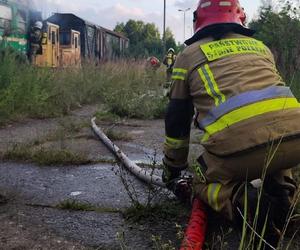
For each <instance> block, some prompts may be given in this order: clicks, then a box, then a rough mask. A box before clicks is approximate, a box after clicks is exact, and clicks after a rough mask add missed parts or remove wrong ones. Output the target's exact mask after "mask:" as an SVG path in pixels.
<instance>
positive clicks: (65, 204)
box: [56, 200, 121, 213]
mask: <svg viewBox="0 0 300 250" xmlns="http://www.w3.org/2000/svg"><path fill="white" fill-rule="evenodd" d="M56 207H57V208H59V209H65V210H73V211H86V212H91V211H93V212H98V213H120V212H121V211H120V210H119V209H115V208H107V207H98V206H95V205H92V204H90V203H87V202H80V201H76V200H65V201H62V202H60V203H59V204H58V205H56Z"/></svg>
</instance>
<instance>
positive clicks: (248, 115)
mask: <svg viewBox="0 0 300 250" xmlns="http://www.w3.org/2000/svg"><path fill="white" fill-rule="evenodd" d="M245 19H246V15H245V13H244V10H243V8H241V6H240V3H239V1H238V0H226V1H221V0H210V1H206V0H200V1H199V4H198V7H197V10H196V11H195V12H194V31H195V34H194V36H193V37H192V38H190V39H189V40H187V41H186V44H187V45H188V47H186V48H185V50H184V51H183V52H182V53H181V54H180V55H179V56H178V57H177V59H176V63H175V66H174V69H173V76H172V88H171V93H170V102H169V104H168V108H167V113H166V117H165V130H166V138H165V144H164V159H163V162H164V172H163V180H164V181H165V183H166V184H167V186H168V187H169V188H170V189H172V188H173V184H174V183H175V180H176V179H177V178H179V176H180V173H181V171H182V170H184V169H186V168H187V167H188V163H187V156H188V152H189V139H190V127H191V122H192V117H193V113H194V109H195V110H196V113H197V116H196V124H197V125H198V127H199V129H201V130H202V131H203V132H204V136H203V138H202V146H203V147H204V153H203V154H202V155H201V156H200V157H199V159H198V163H199V164H198V166H196V167H195V168H194V169H193V170H194V172H195V176H194V195H196V196H197V197H199V198H201V199H202V200H203V201H204V202H205V203H206V204H207V205H208V206H210V207H211V208H212V209H214V210H215V211H217V212H220V213H222V214H223V215H224V216H226V217H227V218H228V219H230V220H234V221H237V222H241V221H242V220H243V214H244V209H245V207H246V205H247V204H248V206H247V212H248V214H247V218H246V219H247V221H248V223H250V224H251V222H253V221H256V220H257V222H256V225H257V227H256V230H257V232H258V234H263V236H264V239H265V241H266V242H267V244H266V249H268V247H270V245H272V246H274V247H276V245H277V244H278V240H279V236H280V231H281V230H282V229H283V226H284V223H285V219H286V216H287V214H288V211H289V207H290V205H291V201H292V199H293V196H294V194H295V191H296V183H295V181H294V180H293V178H292V174H291V168H293V167H295V166H297V164H298V163H300V104H299V103H298V101H297V100H296V98H295V97H294V96H293V94H292V92H291V90H290V89H289V88H288V87H286V86H285V83H284V82H283V80H282V78H281V76H280V75H279V73H278V71H277V70H276V66H275V62H274V58H273V55H272V53H271V52H270V50H269V49H268V48H267V47H266V46H265V45H264V44H263V43H262V42H261V41H258V40H256V39H254V38H252V35H253V34H254V31H252V30H250V29H248V28H246V27H245ZM262 176H264V178H263V177H262ZM262 178H263V179H264V182H263V185H262V186H261V187H260V188H258V187H257V186H256V187H254V185H253V180H256V179H262ZM258 190H259V191H260V192H261V195H258ZM259 196H260V197H261V200H260V202H259V206H258V197H259ZM245 201H247V202H245ZM257 206H258V207H259V216H258V218H254V217H255V210H256V207H257ZM275 210H276V211H275ZM264 225H266V226H267V229H266V231H265V233H262V231H263V229H264ZM257 240H258V239H257ZM257 240H256V242H257ZM254 242H255V240H254Z"/></svg>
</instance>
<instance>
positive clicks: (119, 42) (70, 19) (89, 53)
mask: <svg viewBox="0 0 300 250" xmlns="http://www.w3.org/2000/svg"><path fill="white" fill-rule="evenodd" d="M47 20H48V21H49V22H51V23H54V24H57V25H59V26H60V27H61V29H74V30H78V31H79V32H80V34H81V55H82V57H83V58H85V59H87V60H92V61H106V60H116V59H118V58H121V57H122V56H124V54H125V51H126V49H127V48H128V45H129V39H128V38H126V37H125V36H123V35H122V34H120V33H117V32H114V31H111V30H108V29H105V28H103V27H101V26H98V25H96V24H93V23H91V22H89V21H86V20H84V19H82V18H80V17H78V16H76V15H74V14H71V13H55V14H54V15H52V16H51V17H49V18H48V19H47Z"/></svg>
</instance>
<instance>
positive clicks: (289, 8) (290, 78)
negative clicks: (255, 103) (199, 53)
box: [115, 0, 300, 96]
mask: <svg viewBox="0 0 300 250" xmlns="http://www.w3.org/2000/svg"><path fill="white" fill-rule="evenodd" d="M297 1H298V0H293V1H288V0H279V1H272V0H262V2H261V5H262V6H261V8H260V10H259V12H258V16H257V17H256V18H255V19H254V20H252V21H251V22H250V23H249V27H250V28H251V29H254V30H256V33H255V35H254V37H255V38H257V39H259V40H262V41H263V42H264V43H265V44H266V45H267V46H268V47H269V48H270V49H271V50H272V52H273V54H274V56H275V60H276V63H277V67H278V69H279V71H280V73H281V75H282V76H283V78H284V79H285V81H286V82H288V83H289V84H291V85H293V86H292V87H293V88H294V89H297V88H299V90H298V91H299V94H300V87H298V85H300V84H296V83H294V84H293V82H300V72H299V71H300V70H299V68H300V42H299V41H300V7H299V4H296V2H297ZM274 2H276V4H274ZM115 31H117V32H121V33H123V34H124V35H125V36H127V37H128V38H129V39H130V46H129V49H128V56H129V57H134V58H146V57H148V56H153V55H154V56H157V57H158V58H160V59H162V58H163V48H164V47H163V41H164V38H163V37H162V36H161V34H160V32H159V30H158V28H157V27H156V26H155V24H154V23H144V22H143V21H135V20H129V21H128V22H127V23H119V24H117V25H116V27H115ZM165 36H166V37H165V38H166V48H167V49H168V48H170V47H172V48H174V49H175V50H176V52H179V51H180V50H182V48H183V45H181V44H179V43H176V41H175V39H174V35H173V33H172V31H171V30H170V28H167V30H166V34H165ZM299 96H300V95H299Z"/></svg>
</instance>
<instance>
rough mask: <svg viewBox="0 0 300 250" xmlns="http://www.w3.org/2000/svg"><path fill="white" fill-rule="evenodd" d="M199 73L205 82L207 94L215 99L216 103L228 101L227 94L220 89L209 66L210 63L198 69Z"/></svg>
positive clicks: (217, 104)
mask: <svg viewBox="0 0 300 250" xmlns="http://www.w3.org/2000/svg"><path fill="white" fill-rule="evenodd" d="M198 72H199V75H200V77H201V79H202V81H203V82H204V87H205V90H206V92H207V94H208V95H209V96H210V97H212V98H213V99H214V101H215V105H216V106H219V105H220V104H221V103H223V102H225V101H226V97H225V95H224V94H223V93H222V92H221V91H220V89H219V87H218V84H217V82H216V80H215V78H214V75H213V73H212V71H211V69H210V68H209V66H208V64H205V65H204V67H201V68H199V69H198Z"/></svg>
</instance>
